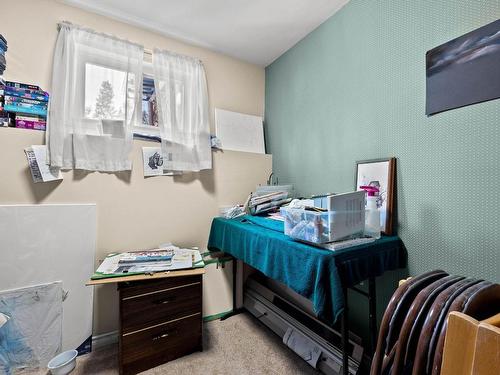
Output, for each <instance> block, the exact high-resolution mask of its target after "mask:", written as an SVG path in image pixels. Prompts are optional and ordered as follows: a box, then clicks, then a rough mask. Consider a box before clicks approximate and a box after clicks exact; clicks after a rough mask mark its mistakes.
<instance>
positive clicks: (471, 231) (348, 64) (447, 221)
mask: <svg viewBox="0 0 500 375" xmlns="http://www.w3.org/2000/svg"><path fill="white" fill-rule="evenodd" d="M311 6H313V4H311ZM498 18H500V0H469V1H465V0H439V1H437V0H436V1H424V0H351V1H350V2H349V3H348V4H347V5H346V6H345V7H344V8H343V9H342V10H341V11H340V12H338V13H337V14H335V15H334V16H332V17H331V18H330V19H329V20H327V21H326V22H325V23H323V24H322V25H321V26H320V27H318V28H317V29H316V30H314V31H313V32H312V33H311V34H309V35H308V36H307V37H306V38H304V39H303V40H302V41H301V42H299V43H298V44H297V45H296V46H295V47H293V48H292V49H290V50H289V51H287V52H286V53H285V54H284V55H283V56H281V57H280V58H279V59H277V60H276V61H275V62H273V63H272V64H271V65H270V66H268V67H267V68H266V112H265V126H266V143H267V148H268V152H271V153H272V154H273V161H274V166H273V167H274V173H275V174H276V175H277V176H278V178H279V181H280V183H281V182H283V183H286V182H291V183H293V184H294V185H295V187H296V189H297V191H298V192H299V193H300V194H303V195H309V194H314V193H324V192H330V191H335V192H342V191H349V190H352V189H353V188H354V186H353V185H354V165H355V161H356V160H364V159H373V158H381V157H387V156H395V157H397V158H398V165H397V194H398V202H397V203H398V208H399V215H398V227H399V228H398V231H399V234H400V236H401V237H402V238H403V240H404V242H405V244H406V247H407V249H408V253H409V268H408V271H409V273H410V274H418V273H421V272H424V271H427V270H430V269H436V268H442V269H445V270H448V271H449V272H453V273H457V274H463V275H470V276H477V277H481V278H486V279H490V280H493V281H497V282H498V281H500V256H499V255H500V100H495V101H490V102H487V103H482V104H477V105H473V106H469V107H465V108H461V109H456V110H453V111H449V112H445V113H442V114H438V115H435V116H433V117H429V118H427V117H426V116H425V114H424V112H425V53H426V51H427V50H429V49H431V48H433V47H436V46H438V45H440V44H442V43H444V42H447V41H449V40H451V39H454V38H456V37H458V36H460V35H463V34H464V33H466V32H469V31H471V30H473V29H475V28H478V27H480V26H483V25H485V24H487V23H490V22H492V21H494V20H496V19H498ZM499 74H500V65H499ZM391 286H393V284H392V283H391ZM391 292H392V290H389V291H387V290H386V291H385V297H386V298H387V296H388V295H389V294H390V293H391ZM383 293H384V292H383V291H382V294H383ZM355 314H356V311H355Z"/></svg>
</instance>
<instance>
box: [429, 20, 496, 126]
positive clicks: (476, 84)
mask: <svg viewBox="0 0 500 375" xmlns="http://www.w3.org/2000/svg"><path fill="white" fill-rule="evenodd" d="M499 66H500V19H499V20H496V21H494V22H492V23H490V24H488V25H486V26H483V27H480V28H479V29H476V30H474V31H471V32H470V33H468V34H465V35H463V36H461V37H459V38H456V39H453V40H451V41H449V42H447V43H445V44H442V45H440V46H438V47H436V48H434V49H431V50H430V51H428V52H427V54H426V76H427V104H426V111H425V113H426V115H428V116H430V115H433V114H436V113H439V112H443V111H447V110H449V109H453V108H459V107H463V106H466V105H470V104H475V103H481V102H484V101H488V100H492V99H497V98H500V68H499Z"/></svg>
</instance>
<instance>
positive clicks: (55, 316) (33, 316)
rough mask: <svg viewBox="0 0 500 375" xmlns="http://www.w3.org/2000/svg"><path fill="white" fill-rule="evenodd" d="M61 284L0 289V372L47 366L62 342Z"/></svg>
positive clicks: (7, 372)
mask: <svg viewBox="0 0 500 375" xmlns="http://www.w3.org/2000/svg"><path fill="white" fill-rule="evenodd" d="M62 296H63V291H62V283H61V282H54V283H50V284H44V285H38V286H33V287H28V288H21V289H14V290H10V291H4V292H0V316H1V317H3V319H2V322H3V325H2V326H1V327H0V374H7V375H9V374H12V373H13V372H14V370H16V369H23V368H27V369H36V368H39V367H40V368H43V367H46V366H47V363H48V362H49V360H50V359H51V358H52V357H54V356H55V355H56V354H57V353H58V352H59V351H60V350H61V344H62Z"/></svg>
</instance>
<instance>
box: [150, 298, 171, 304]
mask: <svg viewBox="0 0 500 375" xmlns="http://www.w3.org/2000/svg"><path fill="white" fill-rule="evenodd" d="M174 300H175V297H167V298H162V299H157V300H155V301H153V303H154V304H155V305H163V304H165V303H169V302H173V301H174Z"/></svg>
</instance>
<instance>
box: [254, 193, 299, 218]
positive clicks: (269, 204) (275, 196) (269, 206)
mask: <svg viewBox="0 0 500 375" xmlns="http://www.w3.org/2000/svg"><path fill="white" fill-rule="evenodd" d="M291 200H292V199H291V198H288V192H287V191H276V192H273V193H268V194H263V195H256V196H252V197H251V198H250V200H249V202H248V209H249V212H250V214H251V215H261V214H264V213H269V212H272V211H276V210H278V209H279V208H280V207H281V206H282V205H284V204H286V203H289V202H290V201H291Z"/></svg>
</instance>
